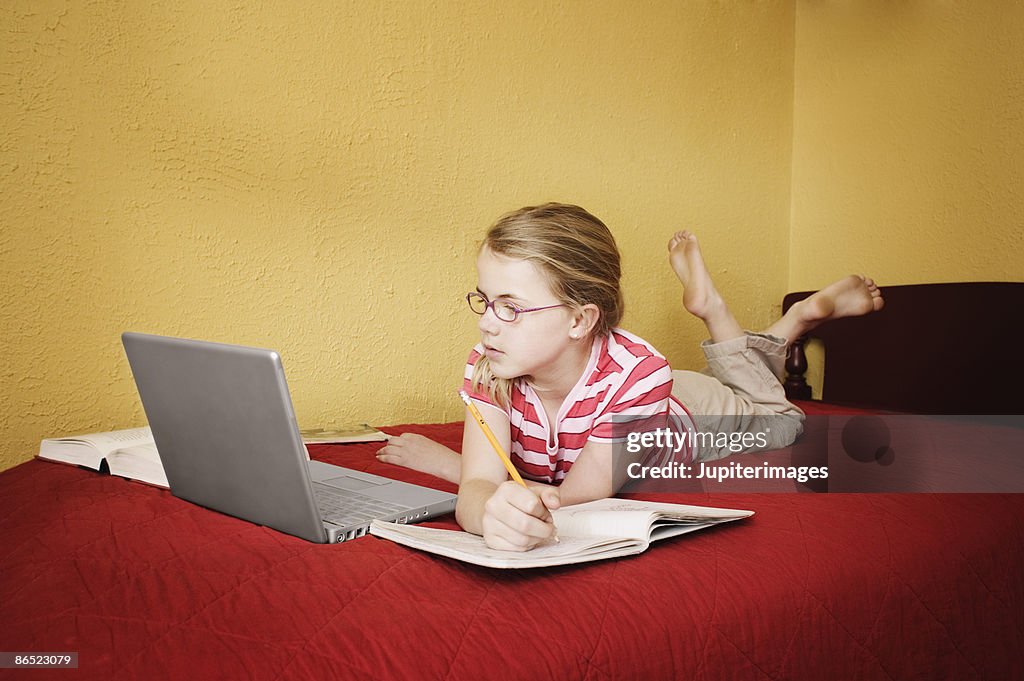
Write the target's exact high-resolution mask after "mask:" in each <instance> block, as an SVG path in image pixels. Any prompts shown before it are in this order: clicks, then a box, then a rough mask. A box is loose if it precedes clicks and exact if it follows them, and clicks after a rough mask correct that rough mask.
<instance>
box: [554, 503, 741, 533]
mask: <svg viewBox="0 0 1024 681" xmlns="http://www.w3.org/2000/svg"><path fill="white" fill-rule="evenodd" d="M752 513H753V512H752V511H741V510H736V509H728V508H710V507H707V506H688V505H685V504H667V503H659V502H656V501H638V500H636V499H615V498H612V499H598V500H597V501H590V502H587V503H585V504H576V505H574V506H566V507H564V508H560V509H558V510H556V511H552V516H553V517H554V519H555V526H556V527H557V528H558V532H559V535H560V536H561V535H563V534H564V535H571V536H615V537H629V538H632V539H643V540H646V539H648V538H649V537H650V536H651V528H652V527H653V526H654V525H655V524H656V523H663V524H668V523H671V524H673V525H678V524H699V525H701V527H706V526H707V523H716V522H723V521H725V520H736V519H739V518H746V517H747V516H749V515H752ZM698 529H699V528H698ZM681 532H682V531H679V532H676V534H680V533H681ZM661 536H666V535H665V533H662V535H661Z"/></svg>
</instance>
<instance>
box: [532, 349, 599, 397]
mask: <svg viewBox="0 0 1024 681" xmlns="http://www.w3.org/2000/svg"><path fill="white" fill-rule="evenodd" d="M592 349H593V344H592V343H587V342H582V343H574V344H573V345H571V346H569V348H568V349H567V350H566V353H565V355H564V357H563V358H562V361H560V362H559V363H558V366H555V367H552V368H551V370H550V371H549V372H545V373H544V374H540V375H538V374H534V375H533V376H531V377H530V386H531V387H532V388H533V391H534V392H535V393H537V395H538V396H539V397H540V398H541V399H542V400H545V401H549V400H551V401H558V402H561V401H562V400H564V399H565V398H566V397H567V396H568V395H569V393H570V392H572V389H573V388H575V387H576V384H577V383H579V381H580V377H582V376H583V372H584V371H586V369H587V364H589V363H590V354H591V351H592Z"/></svg>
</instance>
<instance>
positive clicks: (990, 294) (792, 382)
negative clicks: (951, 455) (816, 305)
mask: <svg viewBox="0 0 1024 681" xmlns="http://www.w3.org/2000/svg"><path fill="white" fill-rule="evenodd" d="M811 293H812V292H810V291H803V292H799V293H790V294H788V295H787V296H786V297H785V298H784V299H783V302H782V308H783V311H786V310H788V309H789V307H790V306H791V305H792V304H793V303H795V302H797V301H798V300H802V299H804V298H806V297H808V296H809V295H811ZM882 295H883V296H884V297H885V307H884V308H883V309H882V310H880V311H879V312H876V313H874V314H870V315H867V316H865V317H857V318H852V319H839V320H836V321H834V322H830V323H828V324H824V325H822V326H820V327H818V328H817V329H815V330H814V331H812V332H811V333H810V334H808V336H809V337H811V338H818V339H820V340H821V341H822V343H823V344H824V347H825V373H824V379H823V385H822V400H823V401H825V402H832V403H836V404H849V405H858V406H869V407H874V408H879V409H891V410H895V411H902V412H909V413H915V414H1024V323H1022V316H1024V283H989V282H971V283H962V284H917V285H908V286H886V287H883V288H882ZM805 340H806V339H801V341H800V342H797V343H794V344H793V347H792V348H791V351H790V356H789V358H788V359H787V362H786V369H787V371H788V372H789V376H787V378H786V393H787V395H789V396H790V399H808V398H810V388H809V386H807V383H806V380H805V377H804V374H805V372H806V371H807V361H806V358H805V355H804V350H803V345H804V341H805Z"/></svg>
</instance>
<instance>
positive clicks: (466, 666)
mask: <svg viewBox="0 0 1024 681" xmlns="http://www.w3.org/2000/svg"><path fill="white" fill-rule="evenodd" d="M388 430H390V431H392V432H399V431H403V430H411V431H415V432H420V433H423V434H426V435H428V436H430V437H434V438H435V439H438V440H441V441H444V442H446V443H448V444H450V445H452V446H454V447H457V446H458V444H459V439H460V433H461V424H448V425H433V426H409V427H408V428H401V427H400V428H397V429H388ZM375 449H376V446H374V445H349V446H344V447H321V448H315V449H313V455H314V457H316V458H321V459H323V460H326V461H330V462H332V463H338V464H343V465H347V466H351V467H353V468H358V469H362V470H367V471H371V472H376V473H383V474H387V475H391V476H394V477H401V478H403V479H407V480H410V481H413V482H420V483H424V484H436V486H438V487H446V486H445V485H441V484H437V483H436V481H435V480H433V479H432V478H428V477H427V476H423V475H419V474H414V473H410V472H408V471H403V470H400V469H396V468H394V467H391V466H387V465H385V464H381V463H379V462H377V461H376V459H375V458H374V457H373V456H372V452H373V451H374V450H375ZM0 484H2V492H0V494H2V496H0V547H2V548H0V551H2V558H0V575H2V577H0V579H2V585H0V602H2V608H3V612H2V618H0V649H2V650H4V651H26V652H27V651H35V652H56V651H63V652H67V651H72V652H75V651H76V652H78V653H79V654H80V657H79V659H80V668H79V670H78V671H77V673H76V672H68V671H65V670H50V671H49V672H34V673H36V674H47V673H48V674H49V675H50V676H52V677H53V678H71V675H72V674H74V677H75V678H80V679H81V678H90V679H122V678H145V679H160V678H225V679H227V678H253V679H318V678H331V677H337V678H353V679H440V678H445V679H484V678H521V679H547V678H552V679H617V678H624V679H658V678H688V679H827V678H843V679H940V678H945V679H1012V678H1022V672H1021V661H1022V658H1021V653H1020V650H1021V649H1022V647H1024V577H1022V575H1021V567H1022V565H1024V539H1022V538H1024V497H1022V496H1018V495H982V494H974V495H911V494H902V495H899V494H890V495H883V494H876V495H868V494H863V495H862V494H820V495H819V494H717V495H712V494H692V495H682V494H681V495H678V496H677V497H676V498H675V500H676V501H679V502H683V503H696V504H705V505H720V506H727V507H733V508H749V509H753V510H755V511H756V512H757V513H756V515H755V516H754V517H753V518H751V519H750V520H747V521H743V522H740V523H731V524H729V525H727V526H723V527H720V528H715V529H713V530H709V531H705V532H700V533H697V534H694V535H690V536H687V537H681V538H677V539H674V540H668V541H665V542H660V543H658V544H656V545H655V546H653V547H652V548H651V549H650V550H648V551H647V552H646V553H644V554H641V555H639V556H636V557H631V558H626V559H619V560H613V561H606V562H600V563H591V564H586V565H581V566H575V567H565V568H557V569H546V570H539V571H517V572H502V571H492V570H488V569H485V568H478V567H474V566H469V565H464V564H461V563H458V562H455V561H451V560H448V559H445V558H439V557H435V556H432V555H427V554H423V553H418V552H416V551H413V550H410V549H406V548H404V547H401V546H398V545H395V544H391V543H389V542H386V541H383V540H380V539H377V538H375V537H365V538H361V539H358V540H355V541H352V542H348V543H344V544H337V545H316V544H310V543H307V542H305V541H302V540H300V539H295V538H293V537H290V536H287V535H283V534H280V533H278V532H275V531H273V530H268V529H265V528H262V527H257V526H254V525H251V524H249V523H246V522H243V521H240V520H236V519H234V518H230V517H227V516H223V515H220V514H217V513H214V512H211V511H207V510H204V509H202V508H198V507H196V506H193V505H192V504H189V503H187V502H184V501H181V500H179V499H176V498H175V497H173V496H171V495H170V493H168V492H166V491H163V490H159V489H156V488H153V487H148V486H146V485H142V484H138V483H133V482H128V481H125V480H122V479H120V478H116V477H110V476H101V475H98V474H96V473H92V472H89V471H86V470H80V469H77V468H73V467H70V466H64V465H59V464H53V463H48V462H44V461H39V460H36V461H30V462H28V463H25V464H23V465H21V466H18V467H16V468H14V469H11V470H8V471H5V472H3V473H2V474H0ZM447 488H448V489H451V488H450V486H448V487H447ZM451 524H452V523H451V520H450V519H449V520H447V521H442V523H441V525H451ZM26 673H27V672H24V671H11V670H0V674H8V675H11V676H14V675H18V678H20V677H21V675H24V674H26Z"/></svg>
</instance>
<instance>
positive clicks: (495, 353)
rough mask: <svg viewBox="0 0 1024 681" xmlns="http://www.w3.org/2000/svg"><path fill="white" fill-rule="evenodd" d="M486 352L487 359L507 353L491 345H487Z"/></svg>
mask: <svg viewBox="0 0 1024 681" xmlns="http://www.w3.org/2000/svg"><path fill="white" fill-rule="evenodd" d="M484 354H485V355H487V359H494V358H495V357H497V356H499V355H503V354H505V353H503V352H502V351H501V350H496V349H494V348H492V347H491V346H489V345H485V346H484Z"/></svg>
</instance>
